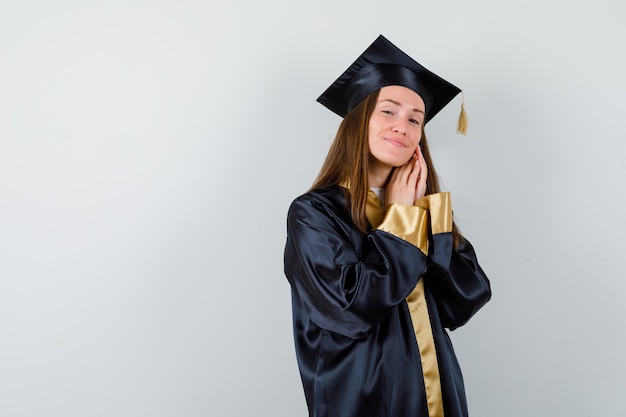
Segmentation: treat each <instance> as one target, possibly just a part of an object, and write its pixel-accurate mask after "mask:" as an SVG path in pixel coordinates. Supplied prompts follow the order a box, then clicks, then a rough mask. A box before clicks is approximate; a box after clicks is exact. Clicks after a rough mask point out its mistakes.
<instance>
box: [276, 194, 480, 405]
mask: <svg viewBox="0 0 626 417" xmlns="http://www.w3.org/2000/svg"><path fill="white" fill-rule="evenodd" d="M428 247H429V250H428V253H424V252H422V251H421V250H420V249H419V248H418V247H417V246H415V245H413V244H412V243H410V242H408V241H406V240H404V239H402V238H401V237H399V236H396V235H394V234H393V233H390V232H388V231H384V230H378V229H372V230H371V231H370V232H369V233H368V234H366V235H363V234H362V233H361V232H359V231H358V230H357V229H356V228H355V226H354V224H353V223H352V220H351V218H350V215H349V212H348V211H346V204H345V197H344V192H343V190H342V189H341V187H338V186H336V187H330V188H326V189H320V190H315V191H312V192H309V193H307V194H305V195H303V196H301V197H299V198H297V199H296V200H295V201H294V202H293V203H292V205H291V207H290V209H289V213H288V217H287V242H286V246H285V275H286V276H287V279H288V280H289V282H290V284H291V287H292V308H293V326H294V340H295V347H296V356H297V359H298V365H299V368H300V374H301V377H302V383H303V387H304V392H305V397H306V401H307V406H308V409H309V415H310V416H311V417H330V416H338V417H357V416H358V417H385V416H388V417H401V416H427V415H428V406H427V400H426V393H425V386H424V375H423V370H422V364H421V358H420V353H419V348H418V345H417V341H416V337H415V333H414V329H413V324H412V321H411V315H410V312H409V308H408V305H407V302H406V300H405V299H406V297H407V296H409V294H410V293H411V292H412V291H413V289H414V288H415V286H416V285H417V283H418V281H419V280H420V279H422V280H423V285H424V293H425V299H426V306H427V308H428V316H429V317H430V324H431V328H432V335H433V339H434V341H435V348H436V349H435V350H436V354H437V364H438V369H439V377H440V383H441V390H442V402H443V409H444V415H445V416H446V417H456V416H467V406H466V400H465V390H464V387H463V378H462V374H461V370H460V367H459V364H458V362H457V360H456V356H455V354H454V350H453V348H452V345H451V343H450V339H449V337H448V335H447V333H446V331H445V330H444V327H448V328H452V329H453V328H456V327H458V326H461V325H463V324H464V323H466V322H467V320H469V319H470V317H471V316H472V315H473V314H474V313H476V311H478V309H479V308H480V307H482V306H483V305H484V304H485V303H486V302H487V301H488V300H489V298H490V297H491V291H490V287H489V281H488V279H487V277H486V276H485V274H484V273H483V271H482V269H481V268H480V266H479V265H478V262H477V259H476V255H475V253H474V250H473V248H472V246H471V244H470V243H469V242H468V241H467V240H465V239H461V242H460V244H459V247H458V249H457V250H453V248H452V234H451V233H449V232H446V233H438V234H434V235H431V237H430V244H429V245H428Z"/></svg>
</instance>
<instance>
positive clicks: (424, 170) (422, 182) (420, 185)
mask: <svg viewBox="0 0 626 417" xmlns="http://www.w3.org/2000/svg"><path fill="white" fill-rule="evenodd" d="M416 153H417V157H418V162H419V167H420V173H419V178H418V179H417V187H416V191H415V199H416V200H419V199H420V198H422V197H424V196H425V195H426V178H427V177H428V166H427V165H426V160H425V159H424V155H422V149H421V148H420V147H419V146H418V147H417V151H416Z"/></svg>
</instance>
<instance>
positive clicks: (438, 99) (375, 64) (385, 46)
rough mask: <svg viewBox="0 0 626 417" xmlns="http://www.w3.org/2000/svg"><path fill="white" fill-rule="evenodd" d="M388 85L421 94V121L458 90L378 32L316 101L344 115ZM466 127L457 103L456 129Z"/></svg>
mask: <svg viewBox="0 0 626 417" xmlns="http://www.w3.org/2000/svg"><path fill="white" fill-rule="evenodd" d="M389 85H400V86H403V87H406V88H408V89H410V90H413V91H415V92H416V93H417V94H419V95H420V97H422V100H424V104H425V105H426V117H425V120H424V122H425V123H426V122H428V121H429V120H430V119H432V118H433V117H434V116H435V115H436V114H437V113H438V112H439V111H440V110H441V109H443V108H444V107H445V106H446V105H447V104H448V103H449V102H450V101H451V100H452V99H453V98H454V97H456V96H457V95H458V94H459V93H460V92H461V90H460V89H459V88H458V87H455V86H454V85H452V84H450V83H449V82H448V81H446V80H444V79H443V78H441V77H439V76H438V75H437V74H435V73H433V72H431V71H429V70H427V69H426V68H424V67H423V66H422V65H420V64H419V63H418V62H416V61H415V60H414V59H413V58H411V57H410V56H408V55H407V54H406V53H404V52H402V51H401V50H400V49H399V48H398V47H397V46H395V45H394V44H393V43H391V42H390V41H389V40H387V39H386V38H385V37H384V36H382V35H380V36H379V37H378V38H376V40H375V41H374V42H373V43H372V44H371V45H370V46H369V47H368V48H367V49H366V50H365V51H364V52H363V53H362V54H361V56H359V57H358V58H357V59H356V61H354V63H353V64H352V65H350V67H348V69H347V70H346V71H345V72H344V73H343V74H341V76H340V77H339V78H337V80H336V81H335V82H334V83H332V85H331V86H330V87H328V89H326V91H324V93H323V94H322V95H321V96H320V97H319V98H318V99H317V101H318V102H320V103H321V104H323V105H324V106H326V107H327V108H328V109H329V110H331V111H332V112H334V113H336V114H338V115H339V116H341V117H345V116H346V114H348V113H349V112H350V111H351V110H352V109H354V108H355V107H356V106H357V105H358V104H359V103H360V102H361V101H363V99H365V97H367V96H368V95H369V94H370V93H372V92H374V91H376V90H378V89H380V88H382V87H385V86H389ZM466 129H467V119H466V116H465V109H464V105H463V104H461V115H460V116H459V127H458V129H457V132H458V133H462V134H465V131H466Z"/></svg>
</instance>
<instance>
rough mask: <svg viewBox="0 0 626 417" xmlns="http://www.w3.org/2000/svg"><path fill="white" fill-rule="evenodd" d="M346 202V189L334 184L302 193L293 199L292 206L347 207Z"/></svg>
mask: <svg viewBox="0 0 626 417" xmlns="http://www.w3.org/2000/svg"><path fill="white" fill-rule="evenodd" d="M345 204H346V195H345V189H344V188H343V187H340V186H339V185H333V186H330V187H324V188H316V189H314V190H310V191H308V192H306V193H304V194H302V195H301V196H299V197H297V198H296V199H295V200H293V202H292V203H291V207H292V208H293V207H294V206H319V205H324V206H328V207H333V208H337V207H341V208H342V209H343V208H345Z"/></svg>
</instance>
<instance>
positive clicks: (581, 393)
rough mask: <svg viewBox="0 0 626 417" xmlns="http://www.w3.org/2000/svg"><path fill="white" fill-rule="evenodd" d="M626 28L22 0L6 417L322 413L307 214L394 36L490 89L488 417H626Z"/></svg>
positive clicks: (352, 2) (11, 15)
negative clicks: (299, 336)
mask: <svg viewBox="0 0 626 417" xmlns="http://www.w3.org/2000/svg"><path fill="white" fill-rule="evenodd" d="M624 4H625V3H624V2H622V1H620V0H612V1H609V0H595V1H591V0H588V1H582V0H569V1H565V0H560V1H559V0H556V1H550V0H541V1H539V0H530V1H529V0H526V1H509V2H503V1H496V0H478V1H460V0H455V1H445V2H442V1H440V2H434V1H431V2H425V1H420V0H413V1H397V2H379V1H371V0H349V1H343V2H342V1H337V0H333V1H330V0H321V1H316V2H313V1H306V2H305V1H294V0H289V1H287V0H283V1H280V0H268V1H253V0H249V1H243V0H234V1H228V2H226V1H221V2H217V1H209V2H206V1H199V0H198V1H192V0H176V1H173V0H167V1H166V0H158V1H154V0H153V1H147V0H146V1H140V0H125V1H121V0H107V1H100V2H97V1H78V0H74V1H71V0H66V1H32V0H27V1H16V0H2V1H1V2H0V415H1V416H6V417H22V416H29V417H35V416H37V417H40V416H46V417H48V416H50V417H52V416H63V417H73V416H76V417H84V416H115V417H126V416H128V417H136V416H154V417H161V416H268V417H269V416H271V417H277V416H285V417H287V416H289V417H291V416H305V415H306V407H305V403H304V396H303V394H302V389H301V386H300V380H299V375H298V371H297V366H296V361H295V355H294V351H293V342H292V335H291V322H290V320H291V318H290V299H289V298H290V293H289V286H288V284H287V281H286V279H285V278H284V276H283V272H282V250H283V244H284V239H285V215H286V210H287V207H288V205H289V203H290V201H291V200H292V199H293V198H295V197H296V196H297V195H299V194H300V193H302V192H304V191H305V190H306V189H307V187H308V186H309V185H310V184H311V182H312V181H313V179H314V177H315V175H316V174H317V171H318V169H319V167H320V165H321V163H322V161H323V158H324V156H325V154H326V151H327V149H328V146H329V144H330V142H331V140H332V137H333V135H334V132H335V130H336V128H337V126H338V123H339V118H338V117H337V116H335V115H333V114H332V113H330V112H329V111H327V110H326V109H325V108H323V107H322V106H321V105H319V104H317V103H316V102H315V99H316V98H317V97H318V95H319V94H320V93H321V92H322V91H323V90H324V89H325V88H326V87H327V86H328V84H329V83H330V82H332V81H333V80H334V79H335V78H336V77H337V76H338V75H339V74H340V73H341V72H342V71H343V70H345V68H346V67H347V66H348V65H349V64H350V63H351V62H352V61H353V60H354V59H355V58H356V57H357V56H358V54H360V52H361V51H362V50H363V49H364V48H365V47H367V46H368V45H369V44H370V43H371V42H372V41H373V40H374V39H375V37H376V36H378V35H379V34H384V35H385V36H386V37H387V38H389V39H390V40H391V41H392V42H394V43H395V44H397V45H398V46H399V47H400V48H402V49H403V50H405V51H406V52H407V53H409V54H410V55H412V56H414V57H415V58H416V59H417V60H419V61H420V62H421V63H423V64H424V65H425V66H427V67H428V68H429V69H432V70H433V71H435V72H437V73H439V74H440V75H441V76H443V77H444V78H446V79H448V80H450V81H451V82H453V83H454V84H457V85H458V86H460V87H461V88H462V89H463V90H464V92H465V102H466V108H467V112H468V115H469V121H470V126H469V134H468V135H467V136H465V137H464V136H457V135H456V134H455V121H456V117H457V114H458V110H459V107H460V97H459V98H457V99H455V100H454V101H453V102H452V104H451V105H450V106H448V107H447V108H446V109H445V110H444V111H443V112H442V113H440V115H438V116H437V117H436V118H435V119H434V120H433V121H432V122H431V123H429V126H428V129H427V132H428V135H429V139H430V143H431V147H432V152H433V157H434V159H435V162H436V164H437V167H438V169H439V171H440V175H441V177H442V180H443V183H444V188H445V189H447V190H449V191H451V192H452V197H453V204H454V209H455V214H456V217H457V221H458V223H459V225H460V227H461V229H462V231H463V232H464V233H465V234H466V235H467V236H468V237H469V238H470V240H471V241H472V242H473V244H474V246H475V247H476V249H477V251H478V255H479V259H480V261H481V264H482V266H483V268H484V269H485V270H486V272H487V273H488V275H489V276H490V278H491V280H492V286H493V294H494V296H493V300H492V301H491V302H490V303H489V304H488V305H487V306H486V307H485V308H484V309H483V310H481V311H480V312H479V313H478V315H477V316H475V318H474V319H473V320H472V321H470V323H469V324H468V325H467V326H465V327H464V328H461V329H459V330H456V331H455V332H453V333H452V339H453V342H454V344H455V347H456V350H457V354H458V356H459V358H460V361H461V364H462V367H463V370H464V374H465V379H466V385H467V394H468V400H469V406H470V411H471V414H472V415H474V416H484V417H486V416H493V417H502V416H508V417H516V416H520V417H521V416H528V415H535V416H570V417H587V416H623V415H625V414H626V405H625V403H624V401H623V398H622V397H623V393H624V390H625V389H626V381H625V377H624V375H626V360H625V359H624V351H626V337H625V335H624V317H626V307H625V303H624V302H623V294H624V291H625V290H626V285H625V284H624V275H625V274H624V268H623V264H622V262H621V261H622V259H621V258H622V256H623V250H622V246H621V244H622V243H623V239H624V236H625V235H626V226H625V222H624V220H623V217H624V212H625V211H626V198H625V194H624V193H625V191H624V190H625V188H624V186H625V185H626V181H625V180H626V123H625V121H624V117H625V110H626V105H625V103H626V81H625V77H624V74H626V62H625V60H624V53H623V50H624V40H625V39H626V29H624V24H623V21H624V18H625V17H626V6H624Z"/></svg>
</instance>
